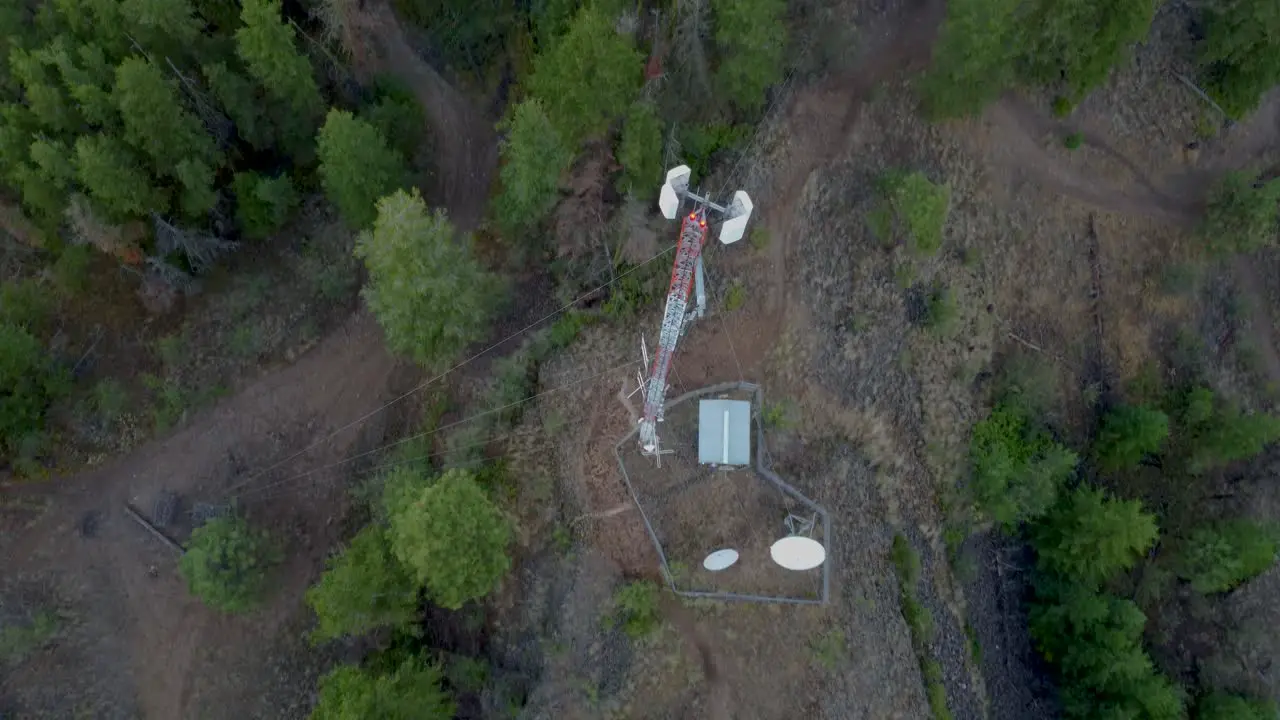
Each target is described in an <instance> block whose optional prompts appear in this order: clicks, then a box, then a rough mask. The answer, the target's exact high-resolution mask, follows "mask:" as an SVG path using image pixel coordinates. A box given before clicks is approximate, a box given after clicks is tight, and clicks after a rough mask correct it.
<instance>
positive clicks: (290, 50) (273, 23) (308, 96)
mask: <svg viewBox="0 0 1280 720" xmlns="http://www.w3.org/2000/svg"><path fill="white" fill-rule="evenodd" d="M240 18H241V19H242V20H243V21H244V27H241V28H240V29H239V30H236V51H237V52H238V53H239V54H240V57H241V59H243V60H244V64H245V67H247V68H248V70H249V74H250V75H252V76H253V77H254V78H255V79H257V81H258V82H260V83H262V86H263V87H264V88H266V91H267V94H268V95H270V96H271V97H272V98H274V99H275V100H277V101H278V102H280V103H282V104H283V105H284V106H285V108H287V115H286V116H284V117H281V118H280V119H281V120H287V123H281V124H280V127H281V129H282V130H283V131H286V132H287V133H289V134H290V135H292V136H296V137H303V136H309V135H310V134H311V133H312V132H314V130H315V126H316V123H317V121H318V120H319V119H320V115H321V114H322V113H323V112H324V102H323V101H322V100H321V99H320V90H319V88H318V87H317V85H316V79H315V76H314V75H313V74H312V69H311V61H310V60H308V59H307V57H306V56H305V55H302V54H301V53H299V52H298V50H297V48H296V47H295V46H294V32H293V28H292V27H291V26H289V25H288V23H286V22H285V21H284V20H283V19H282V17H281V9H280V0H244V5H243V9H242V10H241V13H240ZM295 152H296V151H295Z"/></svg>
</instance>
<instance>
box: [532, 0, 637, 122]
mask: <svg viewBox="0 0 1280 720" xmlns="http://www.w3.org/2000/svg"><path fill="white" fill-rule="evenodd" d="M642 69H643V58H642V57H641V55H640V53H639V52H638V51H636V49H635V48H634V47H633V46H632V42H631V40H630V38H627V37H624V36H621V35H619V34H618V33H617V31H616V30H615V29H614V27H613V23H612V22H611V21H610V19H609V17H608V16H607V15H606V14H605V13H604V11H603V10H602V9H599V8H596V7H593V6H588V7H584V8H583V9H581V10H579V11H578V14H577V15H576V16H574V18H573V22H572V23H570V25H569V30H568V32H567V33H565V35H564V37H563V38H561V39H560V41H559V42H557V43H556V44H554V45H553V46H551V47H550V48H549V49H547V50H545V51H543V52H541V53H539V54H538V56H537V57H536V58H534V61H533V75H532V76H531V77H530V78H529V80H528V82H527V88H528V90H529V94H530V95H532V96H533V97H535V98H538V99H539V100H541V101H542V103H543V104H544V106H545V107H546V112H547V117H548V118H550V120H551V124H552V126H554V127H555V128H556V130H558V131H559V133H560V137H561V139H562V140H563V141H564V142H565V144H566V145H567V146H568V147H577V146H578V145H580V144H581V143H582V141H583V140H585V139H587V138H589V137H591V136H594V135H599V134H601V133H603V132H604V131H605V129H606V128H608V126H609V122H610V120H612V119H613V118H615V117H617V116H619V115H621V114H622V112H623V110H624V109H625V108H627V107H629V106H630V105H631V101H632V100H633V99H634V98H635V94H636V91H637V90H639V88H640V81H641V79H642Z"/></svg>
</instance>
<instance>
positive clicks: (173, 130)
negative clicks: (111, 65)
mask: <svg viewBox="0 0 1280 720" xmlns="http://www.w3.org/2000/svg"><path fill="white" fill-rule="evenodd" d="M111 97H112V99H114V100H115V102H116V107H117V108H119V110H120V117H121V119H122V121H123V123H124V138H125V140H127V141H128V142H129V143H130V144H131V145H133V146H134V147H136V148H138V149H140V150H142V151H143V152H145V153H147V155H149V156H150V157H151V161H152V163H153V165H154V166H155V168H156V171H157V172H158V173H159V174H161V175H165V176H168V177H175V178H176V177H178V166H179V165H180V164H181V163H182V162H183V161H198V162H201V163H204V165H205V167H206V168H211V167H212V165H213V164H214V163H213V156H214V146H213V141H212V139H211V138H210V137H209V136H208V134H207V133H205V131H204V126H203V125H202V124H201V123H200V119H199V118H197V117H196V116H195V115H193V114H191V113H190V112H187V110H186V109H185V108H184V107H183V105H182V98H181V96H180V95H179V94H178V92H177V90H176V89H175V88H174V87H173V85H172V84H171V83H170V82H169V81H168V80H167V79H166V78H165V76H164V75H163V74H162V73H161V72H160V70H159V69H157V68H156V67H155V66H154V65H152V64H151V63H149V62H147V61H146V60H143V59H141V58H127V59H125V60H124V62H122V63H120V66H119V67H118V68H117V69H116V86H115V90H113V91H112V93H111ZM187 172H188V174H189V175H191V174H193V173H194V172H195V171H193V170H192V169H191V167H190V166H188V170H187ZM184 185H185V183H184Z"/></svg>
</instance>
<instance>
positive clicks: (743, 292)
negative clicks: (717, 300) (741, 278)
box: [724, 280, 747, 312]
mask: <svg viewBox="0 0 1280 720" xmlns="http://www.w3.org/2000/svg"><path fill="white" fill-rule="evenodd" d="M746 302H747V289H746V288H745V287H743V286H742V283H740V282H738V281H736V280H735V281H734V283H733V284H732V285H730V286H729V290H728V291H727V292H725V294H724V309H725V311H726V312H733V311H734V310H737V309H738V308H740V307H742V306H743V305H745V304H746Z"/></svg>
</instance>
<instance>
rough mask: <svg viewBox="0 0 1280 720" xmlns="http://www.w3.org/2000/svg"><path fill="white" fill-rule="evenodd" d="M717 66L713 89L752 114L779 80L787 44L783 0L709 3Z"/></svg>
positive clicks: (784, 3)
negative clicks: (713, 21)
mask: <svg viewBox="0 0 1280 720" xmlns="http://www.w3.org/2000/svg"><path fill="white" fill-rule="evenodd" d="M711 9H712V12H713V13H714V14H715V27H716V48H717V49H718V50H719V54H720V62H719V67H718V68H717V70H716V87H717V90H718V91H720V92H724V93H725V95H726V96H727V97H728V98H729V100H730V101H731V102H732V103H733V104H734V106H736V107H738V108H740V109H742V110H744V111H747V112H755V111H758V110H759V109H760V107H761V106H762V105H764V91H765V90H767V89H768V88H769V86H771V85H773V84H775V83H777V82H778V81H779V80H781V79H782V69H783V55H782V51H783V49H784V48H785V46H786V44H787V34H786V27H787V26H786V23H784V22H783V20H784V16H785V15H786V11H787V4H786V2H785V0H711Z"/></svg>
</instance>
